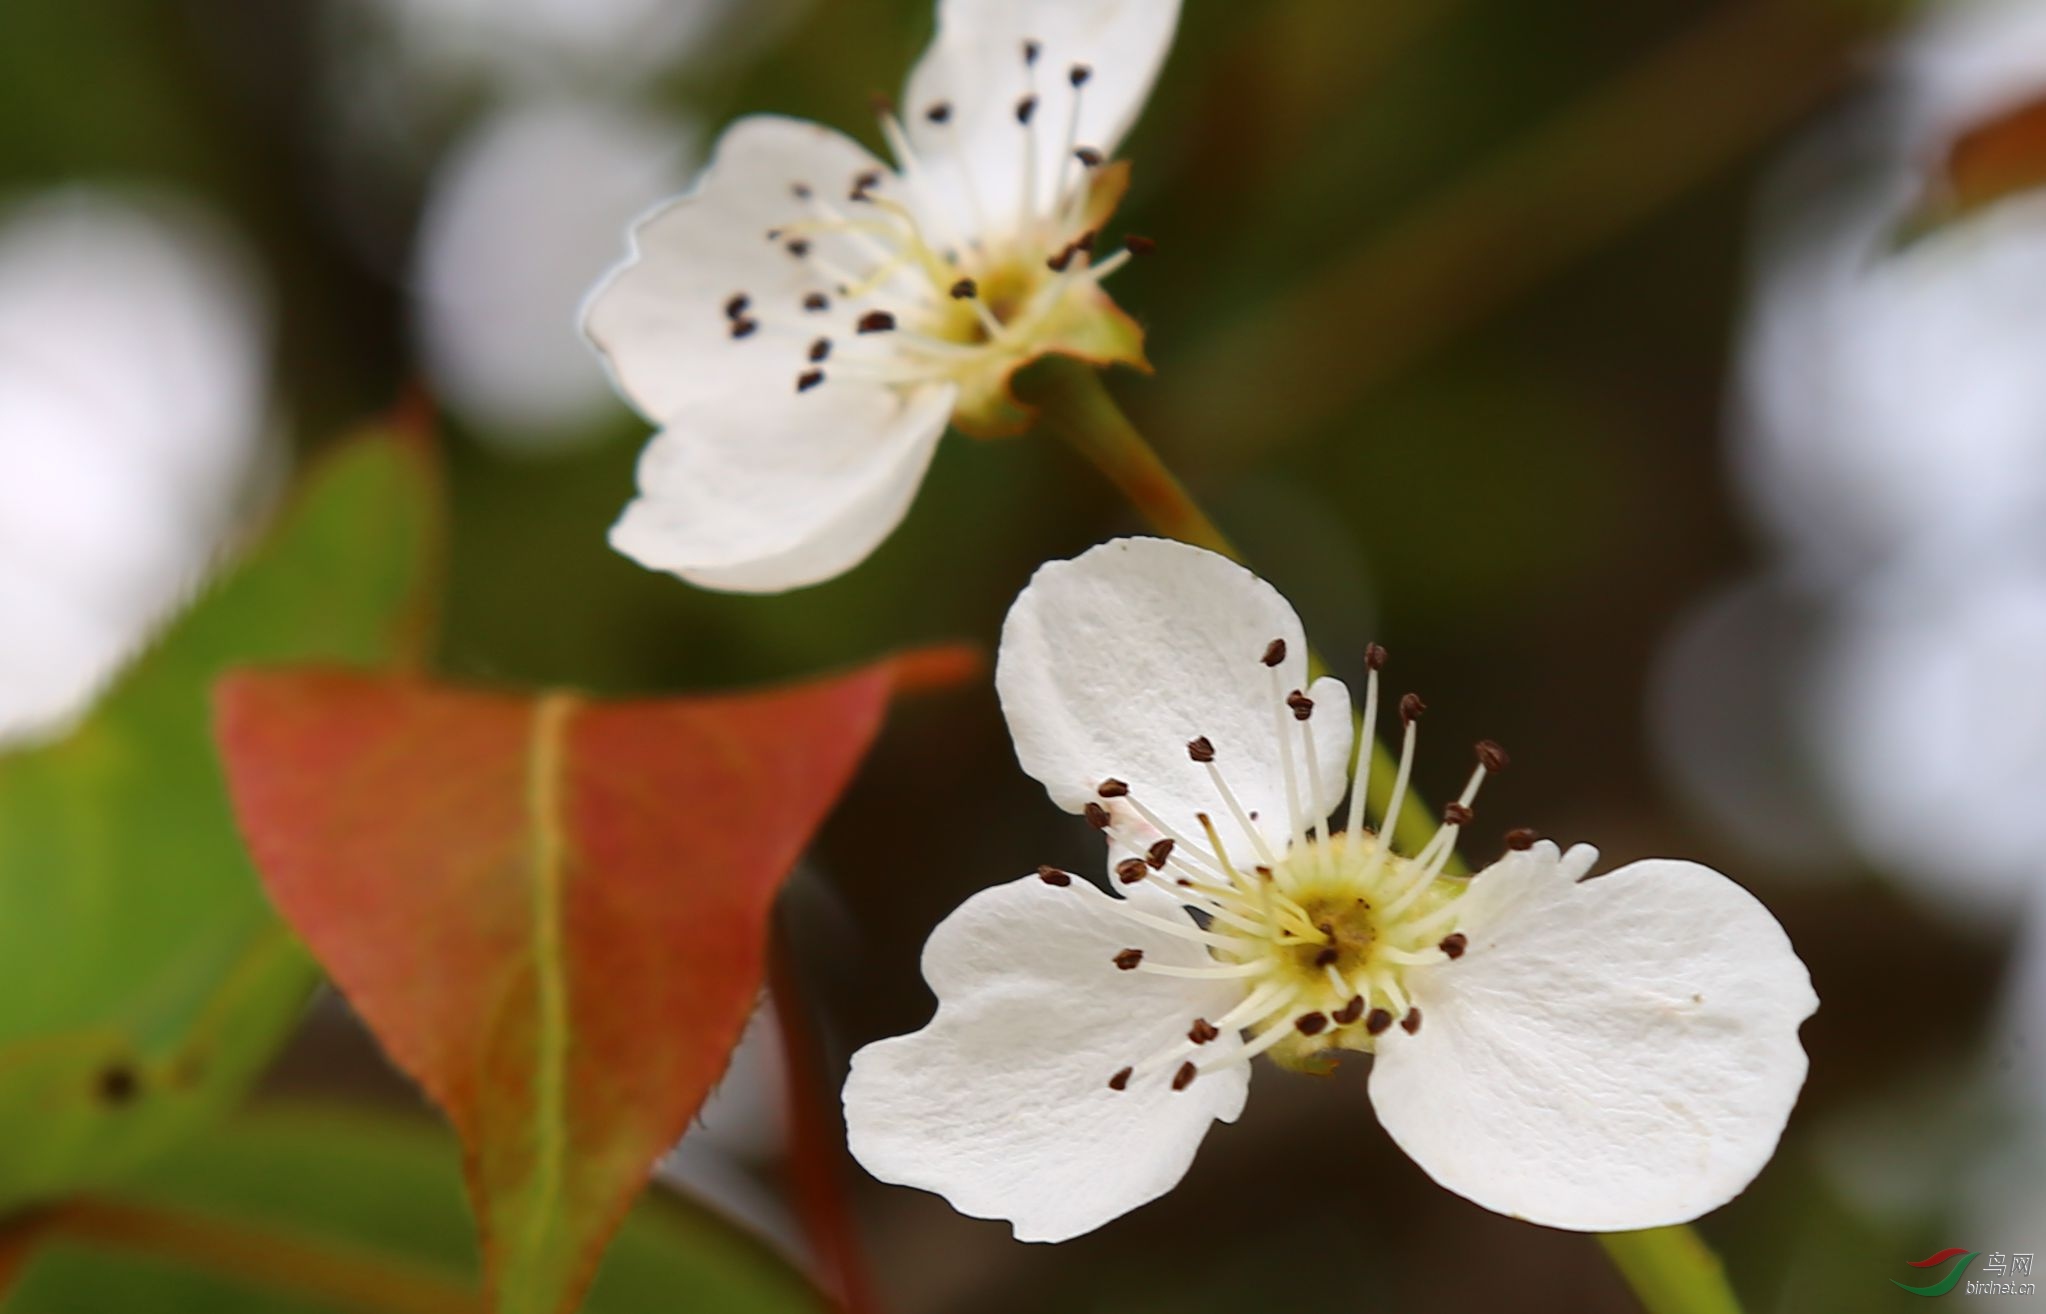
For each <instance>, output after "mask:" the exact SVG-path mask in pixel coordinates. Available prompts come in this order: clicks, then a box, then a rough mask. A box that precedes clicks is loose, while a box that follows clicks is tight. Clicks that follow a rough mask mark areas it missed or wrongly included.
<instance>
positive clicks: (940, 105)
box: [924, 100, 952, 123]
mask: <svg viewBox="0 0 2046 1314" xmlns="http://www.w3.org/2000/svg"><path fill="white" fill-rule="evenodd" d="M924 117H925V118H927V119H929V120H930V121H931V122H933V123H950V122H951V121H952V102H951V101H949V100H940V101H934V102H932V104H931V107H930V108H929V109H927V110H925V111H924Z"/></svg>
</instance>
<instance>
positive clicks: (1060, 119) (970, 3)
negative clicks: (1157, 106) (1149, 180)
mask: <svg viewBox="0 0 2046 1314" xmlns="http://www.w3.org/2000/svg"><path fill="white" fill-rule="evenodd" d="M1178 25H1179V0H942V2H941V3H940V4H939V6H938V33H937V36H936V37H935V38H934V39H933V40H932V42H931V45H930V48H929V49H928V50H926V51H925V52H924V56H923V58H922V59H921V60H919V61H918V63H917V66H916V69H915V71H914V72H912V73H911V74H910V77H909V85H908V88H907V89H906V91H905V92H904V103H903V107H902V112H903V117H904V121H905V122H904V126H905V128H906V130H907V131H908V133H909V137H910V141H911V143H912V144H913V145H914V146H915V148H916V151H917V154H918V156H919V158H920V159H921V160H922V161H923V162H924V164H925V166H926V168H925V170H924V176H923V178H922V179H920V186H923V187H924V188H925V189H926V190H927V192H928V193H929V194H930V196H931V199H932V203H933V204H935V205H937V206H938V207H940V209H941V212H942V213H943V214H944V215H946V216H947V218H948V219H949V221H950V223H951V225H952V227H953V229H954V231H956V232H961V233H965V232H979V233H983V234H985V235H1000V234H1001V233H1003V232H1005V231H1009V230H1011V229H1013V227H1014V225H1015V222H1016V219H1017V216H1018V215H1019V214H1021V213H1022V212H1023V202H1024V195H1023V193H1024V190H1025V183H1024V179H1025V177H1026V172H1025V170H1026V165H1025V159H1026V144H1027V143H1028V142H1029V141H1030V140H1031V138H1032V137H1033V136H1034V138H1035V155H1034V160H1035V166H1036V167H1035V169H1034V170H1033V171H1032V174H1034V179H1035V181H1034V183H1033V184H1032V186H1033V187H1034V192H1033V199H1034V201H1035V205H1034V207H1033V208H1034V210H1035V212H1036V213H1037V214H1047V213H1050V212H1051V211H1052V209H1053V199H1054V197H1055V196H1056V194H1057V188H1058V186H1059V182H1060V180H1061V178H1062V177H1063V179H1064V181H1065V182H1066V184H1067V185H1068V186H1069V187H1070V186H1076V185H1078V180H1079V178H1080V176H1081V169H1080V168H1079V166H1078V164H1077V163H1075V162H1073V161H1072V160H1071V159H1070V157H1069V156H1068V155H1067V151H1066V142H1067V138H1068V134H1069V133H1070V134H1071V136H1072V140H1073V142H1074V144H1076V145H1078V146H1091V147H1093V148H1094V149H1095V150H1098V151H1100V152H1102V153H1103V154H1104V155H1113V154H1114V152H1115V149H1116V147H1118V146H1119V145H1121V144H1122V139H1123V137H1124V136H1125V135H1126V134H1127V133H1128V132H1129V130H1130V127H1131V126H1132V125H1133V124H1134V123H1135V122H1136V120H1137V115H1138V114H1139V113H1140V112H1141V111H1142V110H1143V107H1144V101H1145V100H1146V99H1148V98H1149V97H1150V94H1151V85H1152V84H1153V83H1154V82H1156V81H1157V78H1158V71H1159V69H1160V68H1161V67H1163V65H1164V63H1165V54H1166V51H1167V50H1169V49H1170V48H1171V45H1172V34H1173V31H1174V29H1175V28H1177V27H1178ZM1026 41H1035V42H1037V43H1038V45H1039V48H1040V52H1039V56H1038V59H1037V62H1036V64H1035V66H1034V67H1033V66H1026V65H1025V63H1024V61H1023V45H1024V42H1026ZM1075 65H1085V66H1086V67H1087V68H1088V69H1089V70H1090V76H1089V77H1088V79H1087V82H1086V85H1085V86H1084V87H1083V88H1082V89H1081V90H1080V92H1079V96H1078V107H1079V118H1078V121H1077V123H1075V121H1074V119H1073V111H1074V105H1075V97H1074V89H1073V86H1072V84H1071V82H1070V81H1069V80H1068V79H1069V74H1070V72H1071V70H1072V68H1073V67H1074V66H1075ZM1032 94H1035V95H1036V96H1037V97H1038V104H1037V109H1036V113H1035V116H1034V118H1033V121H1032V126H1031V128H1030V129H1029V130H1027V131H1026V129H1025V128H1024V127H1023V126H1022V125H1021V124H1019V123H1018V122H1017V119H1016V106H1017V102H1018V101H1020V100H1022V99H1023V98H1024V97H1025V96H1028V95H1032ZM939 103H944V104H947V105H949V106H951V108H952V115H951V119H950V121H949V122H947V123H945V124H936V123H932V122H931V121H930V120H929V119H928V118H927V117H926V111H927V110H929V108H930V107H931V106H933V105H936V104H939ZM968 171H970V172H971V181H970V183H969V181H968V176H967V175H968ZM983 217H985V220H986V222H985V223H983V222H981V220H982V218H983Z"/></svg>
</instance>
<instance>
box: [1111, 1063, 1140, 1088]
mask: <svg viewBox="0 0 2046 1314" xmlns="http://www.w3.org/2000/svg"><path fill="white" fill-rule="evenodd" d="M1134 1071H1136V1069H1135V1068H1124V1069H1122V1070H1121V1071H1120V1072H1117V1073H1116V1074H1115V1075H1114V1076H1113V1077H1110V1078H1109V1079H1108V1088H1109V1089H1110V1090H1124V1089H1126V1088H1127V1087H1128V1086H1129V1084H1130V1073H1132V1072H1134Z"/></svg>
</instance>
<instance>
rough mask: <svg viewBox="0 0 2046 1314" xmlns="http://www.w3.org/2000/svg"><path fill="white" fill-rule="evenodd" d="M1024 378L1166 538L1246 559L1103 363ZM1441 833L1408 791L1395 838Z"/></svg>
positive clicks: (1386, 793) (1378, 763)
mask: <svg viewBox="0 0 2046 1314" xmlns="http://www.w3.org/2000/svg"><path fill="white" fill-rule="evenodd" d="M1021 382H1022V385H1023V387H1022V395H1023V399H1024V400H1025V401H1027V402H1029V403H1030V404H1031V405H1033V406H1036V407H1037V408H1038V409H1039V413H1040V415H1041V417H1042V419H1043V420H1044V422H1045V423H1046V424H1048V425H1050V426H1051V428H1052V429H1053V430H1054V431H1056V432H1057V433H1058V435H1059V436H1060V437H1062V438H1064V439H1065V440H1066V441H1067V442H1068V443H1069V444H1071V445H1072V447H1073V448H1074V450H1076V451H1078V452H1079V453H1080V455H1082V456H1084V457H1086V458H1087V460H1088V461H1090V462H1092V463H1093V465H1094V466H1095V468H1096V469H1098V470H1100V471H1101V473H1102V474H1104V475H1106V476H1108V481H1109V482H1110V483H1112V484H1114V485H1115V486H1116V488H1117V489H1119V490H1120V491H1121V492H1122V495H1123V496H1124V497H1126V498H1127V499H1129V502H1130V505H1131V506H1133V507H1135V508H1136V510H1137V512H1138V514H1140V515H1142V516H1143V517H1144V519H1145V520H1147V521H1149V522H1150V525H1151V528H1153V529H1155V530H1157V531H1158V532H1159V533H1160V534H1163V535H1164V536H1165V537H1167V538H1176V539H1178V540H1179V541H1180V542H1182V543H1191V544H1193V545H1194V546H1195V547H1204V548H1207V549H1208V550H1209V551H1211V552H1219V553H1221V554H1222V555H1223V556H1225V557H1228V558H1229V559H1230V560H1231V561H1236V562H1241V561H1242V560H1243V554H1242V553H1240V552H1238V551H1237V550H1236V545H1235V544H1233V543H1231V542H1230V541H1229V538H1228V536H1227V535H1225V534H1224V533H1223V532H1222V531H1221V530H1220V529H1218V528H1216V526H1215V522H1214V521H1212V520H1210V519H1209V518H1208V513H1207V512H1205V511H1203V510H1201V508H1200V505H1199V504H1198V503H1196V502H1195V501H1194V500H1193V495H1192V494H1190V493H1188V492H1187V491H1186V485H1184V484H1182V483H1180V482H1179V479H1178V478H1177V477H1176V476H1175V475H1173V473H1172V471H1171V470H1170V469H1168V468H1167V467H1166V465H1165V462H1164V461H1162V460H1160V459H1159V456H1158V453H1157V452H1156V451H1155V450H1153V448H1152V447H1151V444H1150V443H1148V442H1146V441H1145V440H1144V435H1143V434H1141V433H1139V432H1137V427H1136V426H1135V425H1134V424H1131V423H1130V420H1129V417H1128V416H1127V415H1124V414H1123V412H1122V408H1121V407H1120V406H1117V405H1116V404H1115V398H1114V397H1112V396H1110V395H1109V392H1108V388H1107V386H1106V385H1105V384H1103V383H1102V381H1101V374H1100V372H1099V371H1098V370H1095V369H1092V368H1090V367H1088V366H1086V365H1083V364H1081V363H1080V362H1078V361H1074V360H1067V359H1064V358H1062V357H1052V358H1049V359H1047V360H1043V361H1040V362H1038V363H1037V364H1036V365H1034V366H1032V367H1031V369H1030V371H1029V373H1028V374H1027V375H1025V376H1024V378H1023V379H1022V381H1021ZM1307 660H1308V668H1309V671H1310V673H1311V674H1314V675H1321V674H1324V673H1326V672H1327V670H1328V663H1327V662H1325V661H1323V660H1322V656H1321V654H1320V653H1319V652H1317V651H1315V650H1314V649H1313V648H1311V647H1310V648H1309V650H1308V654H1307ZM1359 742H1360V743H1364V742H1368V743H1369V744H1370V746H1371V754H1372V757H1371V763H1372V765H1371V804H1372V806H1373V807H1376V808H1378V809H1380V810H1381V811H1382V810H1383V809H1384V808H1385V806H1386V805H1387V804H1388V803H1390V802H1391V801H1392V778H1393V771H1394V767H1395V763H1394V761H1393V756H1392V754H1391V753H1390V752H1388V751H1387V750H1386V747H1385V745H1383V744H1381V743H1379V742H1378V741H1377V740H1376V739H1369V740H1365V739H1362V738H1360V741H1359ZM1434 833H1435V818H1434V816H1433V815H1431V814H1430V813H1429V811H1428V806H1427V804H1425V803H1423V802H1422V801H1421V800H1420V799H1419V798H1417V797H1415V795H1414V794H1412V793H1409V794H1408V795H1407V801H1406V804H1405V806H1404V807H1402V808H1401V809H1400V815H1399V818H1398V820H1397V823H1396V824H1395V825H1394V827H1393V838H1394V839H1395V840H1396V841H1398V842H1399V843H1400V844H1401V845H1402V846H1404V847H1405V848H1406V849H1407V851H1408V852H1410V853H1411V852H1413V851H1414V850H1415V849H1418V848H1419V847H1420V846H1421V845H1423V844H1425V843H1427V841H1428V837H1429V836H1430V835H1433V834H1434Z"/></svg>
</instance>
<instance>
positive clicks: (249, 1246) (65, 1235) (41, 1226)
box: [0, 1199, 483, 1314]
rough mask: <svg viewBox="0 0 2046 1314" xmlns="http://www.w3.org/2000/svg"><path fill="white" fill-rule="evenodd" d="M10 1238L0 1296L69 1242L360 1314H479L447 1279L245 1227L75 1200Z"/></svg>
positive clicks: (132, 1205) (477, 1302) (413, 1266)
mask: <svg viewBox="0 0 2046 1314" xmlns="http://www.w3.org/2000/svg"><path fill="white" fill-rule="evenodd" d="M7 1233H8V1235H6V1236H0V1295H4V1294H5V1288H6V1285H7V1281H8V1280H9V1279H10V1278H16V1277H19V1276H20V1273H21V1271H22V1270H23V1269H24V1268H25V1267H26V1262H27V1259H28V1258H29V1257H30V1256H31V1255H32V1254H33V1252H34V1251H35V1250H37V1249H40V1248H41V1247H42V1246H44V1245H47V1244H50V1243H52V1242H58V1241H72V1242H78V1243H82V1244H85V1245H88V1246H94V1247H100V1248H104V1249H113V1250H123V1251H127V1252H129V1253H132V1254H142V1255H150V1256H154V1257H156V1258H159V1259H165V1260H169V1261H171V1262H173V1263H176V1264H180V1265H183V1266H185V1267H188V1268H197V1269H202V1270H206V1271H210V1272H214V1273H218V1274H221V1275H223V1276H225V1277H228V1278H230V1279H232V1280H233V1281H235V1282H237V1283H242V1284H247V1285H252V1286H258V1287H267V1288H269V1289H271V1290H273V1291H282V1292H291V1293H295V1294H297V1295H301V1296H310V1297H313V1298H315V1299H317V1300H321V1301H323V1302H326V1303H329V1304H332V1305H333V1306H335V1307H336V1308H337V1309H343V1310H359V1311H361V1312H362V1314H483V1299H482V1297H481V1296H480V1295H478V1294H477V1292H476V1289H475V1287H474V1286H473V1285H472V1284H471V1283H469V1282H468V1281H466V1280H464V1279H462V1278H459V1277H457V1276H456V1275H454V1274H452V1273H447V1272H443V1271H441V1270H439V1269H436V1268H432V1267H429V1266H427V1265H424V1264H419V1263H415V1262H412V1261H408V1260H401V1259H397V1258H395V1257H392V1256H387V1255H382V1254H379V1253H377V1252H375V1251H373V1250H369V1249H366V1248H363V1247H360V1246H352V1245H342V1244H338V1243H334V1242H328V1241H321V1240H316V1239H314V1238H312V1237H309V1236H304V1235H301V1234H299V1233H297V1232H293V1231H288V1230H286V1229H283V1228H279V1227H272V1226H269V1225H267V1224H261V1223H253V1222H249V1221H247V1220H243V1219H227V1218H222V1217H208V1216H205V1215H201V1214H195V1213H183V1212H173V1211H170V1210H167V1209H161V1208H157V1207H155V1206H151V1205H145V1204H141V1203H138V1202H133V1201H116V1200H109V1199H79V1200H74V1201H71V1202H69V1203H67V1204H61V1205H57V1206H55V1207H53V1208H51V1209H49V1210H47V1211H45V1212H43V1213H40V1214H35V1215H31V1216H28V1217H26V1218H23V1219H21V1220H20V1221H18V1222H16V1223H15V1224H13V1225H12V1226H10V1227H9V1228H8V1229H7Z"/></svg>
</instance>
